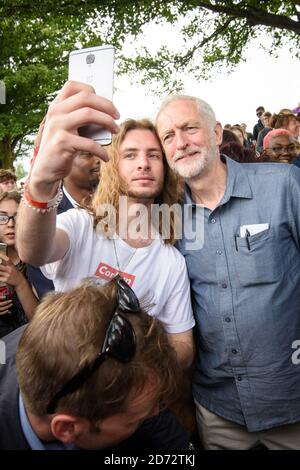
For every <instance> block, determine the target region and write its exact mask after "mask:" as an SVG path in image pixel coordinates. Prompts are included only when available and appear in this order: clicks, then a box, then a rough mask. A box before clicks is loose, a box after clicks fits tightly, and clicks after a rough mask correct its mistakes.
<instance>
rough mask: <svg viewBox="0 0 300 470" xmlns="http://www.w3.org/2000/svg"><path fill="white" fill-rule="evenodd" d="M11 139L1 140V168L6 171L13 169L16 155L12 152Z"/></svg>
mask: <svg viewBox="0 0 300 470" xmlns="http://www.w3.org/2000/svg"><path fill="white" fill-rule="evenodd" d="M11 144H12V139H11V137H4V138H3V139H1V140H0V166H1V168H5V169H13V161H14V154H13V151H12V145H11Z"/></svg>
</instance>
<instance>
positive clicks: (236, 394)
mask: <svg viewBox="0 0 300 470" xmlns="http://www.w3.org/2000/svg"><path fill="white" fill-rule="evenodd" d="M223 159H224V161H225V162H226V165H227V184H226V191H225V194H224V196H223V198H222V200H221V202H220V203H219V205H218V207H217V208H216V209H214V210H213V211H211V210H209V209H207V208H204V245H203V248H202V249H198V250H194V251H193V250H187V249H186V246H185V245H186V240H185V238H184V237H183V239H182V240H181V241H180V242H179V243H178V248H179V249H180V251H181V252H182V254H183V255H184V256H185V259H186V262H187V266H188V271H189V277H190V281H191V288H192V296H193V307H194V313H195V317H196V322H197V327H198V333H199V349H198V359H197V367H196V371H195V374H194V378H193V393H194V397H195V398H196V400H197V401H198V402H199V403H200V404H202V405H203V406H204V407H205V408H207V409H209V410H211V411H212V412H214V413H216V414H218V415H219V416H222V417H224V418H225V419H228V420H231V421H234V422H236V423H239V424H241V425H245V426H247V428H248V430H249V431H260V430H263V429H268V428H272V427H275V426H279V425H283V424H288V423H295V422H299V421H300V365H297V364H294V363H293V361H292V355H293V353H294V349H293V342H294V341H295V340H300V170H299V168H297V167H296V166H295V165H284V164H276V163H257V164H256V163H249V164H239V163H236V162H235V161H233V160H231V159H228V158H227V157H226V158H224V157H223ZM185 203H186V204H193V203H192V201H191V197H190V194H189V192H188V190H187V191H186V201H185ZM194 212H195V211H189V213H190V214H191V215H190V218H191V220H190V221H189V223H191V222H192V221H193V217H195V215H194ZM252 224H268V226H267V227H268V228H266V226H265V227H264V229H263V230H262V231H261V232H260V233H256V234H253V235H250V236H249V237H248V238H247V237H244V238H243V237H241V236H240V235H241V233H240V227H241V226H242V225H252Z"/></svg>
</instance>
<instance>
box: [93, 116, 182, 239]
mask: <svg viewBox="0 0 300 470" xmlns="http://www.w3.org/2000/svg"><path fill="white" fill-rule="evenodd" d="M136 129H141V130H147V131H150V132H152V134H153V135H154V136H155V137H156V138H157V140H158V142H160V141H159V137H158V134H157V132H156V129H155V127H154V124H153V123H152V122H151V121H150V120H148V119H141V120H135V119H127V120H126V121H124V122H123V123H122V124H121V126H120V132H119V133H118V134H117V135H114V136H113V138H112V143H111V145H110V146H109V147H108V154H109V162H107V163H105V164H103V165H101V175H100V183H99V185H98V187H97V190H96V192H95V194H94V197H93V199H92V201H91V204H90V205H89V207H86V208H87V209H89V211H90V212H91V213H92V214H93V217H94V227H96V226H97V227H99V228H100V230H101V231H102V232H103V233H104V234H105V235H106V236H107V237H110V236H111V235H112V231H110V227H109V226H110V225H112V224H113V221H112V217H114V219H115V215H116V220H119V197H120V196H128V187H127V185H126V184H125V182H124V181H122V179H121V178H120V175H119V171H118V161H119V150H120V146H121V144H122V142H123V141H124V139H125V137H126V135H127V133H128V132H129V131H131V130H136ZM161 150H162V154H163V163H164V168H165V176H164V184H163V188H162V192H161V194H160V195H159V196H158V197H157V198H156V199H155V201H154V203H155V204H167V205H168V206H169V207H171V206H173V204H177V203H180V202H181V201H182V195H183V183H182V182H181V180H179V178H178V177H177V176H176V175H175V173H173V171H172V170H171V169H170V168H169V166H168V164H167V161H166V157H165V154H164V152H163V149H162V148H161ZM106 205H108V206H106ZM109 206H111V207H113V208H114V210H115V213H114V214H112V213H110V211H109ZM99 207H107V211H106V212H105V215H103V214H100V215H99ZM104 217H105V220H106V221H105V223H104ZM107 220H109V221H110V222H109V223H107ZM175 223H177V217H176V214H174V213H172V214H171V217H170V230H169V236H167V237H165V236H164V237H163V238H164V241H165V243H167V244H174V243H175V241H176V240H175ZM162 225H163V224H162V221H161V220H160V221H159V227H158V230H159V233H160V235H161V236H162V230H163V228H162Z"/></svg>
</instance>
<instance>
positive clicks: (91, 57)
mask: <svg viewBox="0 0 300 470" xmlns="http://www.w3.org/2000/svg"><path fill="white" fill-rule="evenodd" d="M93 62H95V56H94V54H89V55H87V56H86V63H87V64H92V63H93Z"/></svg>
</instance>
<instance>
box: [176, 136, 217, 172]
mask: <svg viewBox="0 0 300 470" xmlns="http://www.w3.org/2000/svg"><path fill="white" fill-rule="evenodd" d="M195 152H196V154H195V156H190V157H188V158H187V159H184V160H180V157H181V156H182V155H184V154H189V153H191V154H192V153H195ZM217 154H218V149H217V146H216V144H215V142H214V140H213V139H211V141H210V142H209V144H208V145H207V146H206V147H199V146H196V145H189V146H188V147H187V148H186V149H185V150H184V151H177V152H176V153H175V155H174V157H173V159H172V161H171V162H169V164H170V166H171V168H172V170H174V171H175V172H176V173H177V174H178V175H179V176H181V177H182V178H184V179H189V178H196V177H197V176H200V175H201V174H203V173H204V172H205V171H206V170H207V169H208V168H209V167H210V165H211V162H212V161H213V160H214V159H215V158H216V155H217Z"/></svg>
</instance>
